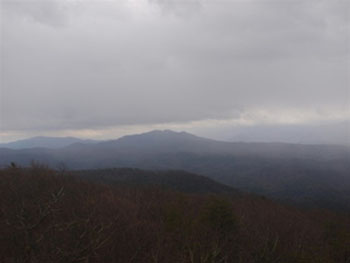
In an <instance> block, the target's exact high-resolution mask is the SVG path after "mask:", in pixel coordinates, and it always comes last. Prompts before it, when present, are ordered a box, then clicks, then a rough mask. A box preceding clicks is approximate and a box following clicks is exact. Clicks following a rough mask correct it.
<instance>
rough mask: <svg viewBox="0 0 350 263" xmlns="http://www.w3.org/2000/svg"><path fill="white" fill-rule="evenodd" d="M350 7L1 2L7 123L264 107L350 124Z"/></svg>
mask: <svg viewBox="0 0 350 263" xmlns="http://www.w3.org/2000/svg"><path fill="white" fill-rule="evenodd" d="M349 8H350V7H349V2H348V1H346V0H344V1H341V0H323V1H313V0H309V1H297V0H295V1H264V0H245V1H235V0H225V1H214V0H206V1H200V0H193V1H191V0H190V1H176V0H149V1H146V0H118V1H117V0H106V1H84V0H60V1H58V0H45V1H40V0H39V1H38V0H37V1H30V0H27V1H24V0H22V1H17V0H1V53H0V58H1V69H0V70H1V71H0V72H1V75H0V77H1V98H0V99H1V105H0V109H1V112H0V114H1V122H0V130H1V132H3V133H9V132H16V131H33V130H37V131H45V130H51V131H52V130H62V129H63V130H64V129H77V130H79V129H104V128H108V127H116V126H121V125H154V124H164V123H165V124H166V123H185V122H193V121H201V120H208V119H210V120H225V119H230V120H232V119H241V118H242V116H243V117H244V116H247V114H248V115H249V114H255V113H256V112H261V111H266V112H270V113H276V112H277V113H278V112H281V113H285V115H281V116H280V118H282V119H283V118H285V119H286V121H287V122H288V118H290V115H288V112H291V111H294V112H295V111H298V112H300V114H299V115H300V116H301V117H300V119H301V120H302V119H303V116H307V114H309V113H310V112H312V113H315V112H316V113H319V117H318V118H319V119H322V116H328V117H329V116H330V115H332V114H334V113H335V112H336V113H339V114H340V115H342V116H344V119H348V118H349V116H350V113H349V103H350V102H349V100H350V94H349V86H350V83H349V72H350V65H349V59H350V51H349V46H350V20H349ZM339 114H335V115H339ZM335 117H336V116H335ZM316 119H317V118H316ZM257 122H259V120H257Z"/></svg>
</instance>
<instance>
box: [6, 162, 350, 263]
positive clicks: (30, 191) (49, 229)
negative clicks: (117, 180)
mask: <svg viewBox="0 0 350 263" xmlns="http://www.w3.org/2000/svg"><path fill="white" fill-rule="evenodd" d="M120 171H122V170H120ZM105 172H106V171H104V173H105ZM129 172H130V170H129ZM134 172H135V173H138V172H140V171H136V170H134V171H133V173H134ZM81 173H84V172H81ZM95 173H97V171H95ZM0 208H1V210H0V261H1V262H52V263H56V262H57V263H58V262H91V263H97V262H98V263H103V262H116V263H118V262H120V263H124V262H139V263H151V262H155V261H157V262H167V263H175V262H227V263H234V262H239V261H240V262H245V263H256V262H283V263H287V262H290V263H298V262H308V263H316V262H327V263H346V262H348V261H349V259H350V258H349V255H350V250H349V249H350V238H349V237H350V232H349V228H348V226H349V224H350V218H349V216H345V215H342V214H337V213H334V212H329V211H324V210H323V211H318V210H305V209H303V210H300V209H297V208H295V207H291V206H286V205H281V204H279V203H276V202H272V201H270V200H267V199H263V198H257V197H254V196H249V195H233V196H229V195H219V194H215V195H214V194H210V195H203V194H201V195H196V194H184V193H179V192H175V191H166V190H165V189H164V188H162V189H160V188H156V187H153V188H143V187H141V188H139V187H136V186H133V187H130V186H129V187H127V186H125V185H119V184H113V185H112V184H108V185H106V184H100V183H99V184H94V183H91V182H88V181H86V180H79V179H77V178H76V177H72V176H69V175H68V174H66V173H58V172H57V171H52V170H49V169H47V168H45V167H38V166H34V167H32V168H29V169H20V168H17V167H12V168H8V169H4V170H0Z"/></svg>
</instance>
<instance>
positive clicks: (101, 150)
mask: <svg viewBox="0 0 350 263" xmlns="http://www.w3.org/2000/svg"><path fill="white" fill-rule="evenodd" d="M32 160H35V161H39V162H42V163H45V164H48V165H49V166H51V167H53V168H56V167H58V166H59V165H60V164H65V166H66V167H67V169H71V170H81V169H106V168H113V167H116V168H118V167H119V168H122V167H132V168H139V169H147V170H185V171H188V172H191V173H195V174H199V175H204V176H206V177H209V178H211V179H213V180H215V181H218V182H220V183H223V184H226V185H229V186H232V187H233V188H236V189H239V190H243V191H249V192H254V193H257V194H262V195H266V196H268V197H272V198H277V199H283V200H287V201H291V202H297V203H303V204H314V203H317V202H319V203H322V204H326V205H327V207H338V206H340V207H346V208H348V209H350V194H349V193H350V173H349V171H350V147H348V146H340V145H300V144H287V143H237V142H236V143H234V142H223V141H215V140H210V139H206V138H201V137H198V136H195V135H192V134H188V133H185V132H173V131H169V130H166V131H152V132H148V133H144V134H138V135H131V136H125V137H122V138H120V139H117V140H110V141H103V142H97V143H93V144H84V143H75V144H70V145H68V146H66V147H63V148H59V149H48V148H35V149H22V150H12V149H6V148H1V149H0V166H6V165H8V164H9V163H11V162H15V163H17V164H19V165H22V166H27V165H29V164H30V163H31V161H32Z"/></svg>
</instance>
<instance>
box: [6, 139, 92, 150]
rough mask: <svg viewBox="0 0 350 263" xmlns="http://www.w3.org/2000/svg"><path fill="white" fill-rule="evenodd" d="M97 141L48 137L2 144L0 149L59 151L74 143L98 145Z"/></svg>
mask: <svg viewBox="0 0 350 263" xmlns="http://www.w3.org/2000/svg"><path fill="white" fill-rule="evenodd" d="M96 142H98V141H96V140H88V139H79V138H75V137H46V136H37V137H32V138H28V139H23V140H18V141H13V142H8V143H0V148H10V149H30V148H49V149H58V148H63V147H66V146H69V145H71V144H74V143H84V144H91V143H96Z"/></svg>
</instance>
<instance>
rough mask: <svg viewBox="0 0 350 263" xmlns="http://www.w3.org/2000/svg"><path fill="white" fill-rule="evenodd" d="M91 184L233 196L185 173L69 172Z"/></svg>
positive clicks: (225, 188)
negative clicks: (157, 188) (91, 182)
mask: <svg viewBox="0 0 350 263" xmlns="http://www.w3.org/2000/svg"><path fill="white" fill-rule="evenodd" d="M69 173H70V174H71V175H73V176H77V177H79V178H81V179H84V180H90V181H93V182H99V183H106V184H117V185H127V186H143V187H161V188H163V189H171V190H174V191H179V192H185V193H217V194H219V193H220V194H225V193H226V194H235V193H237V191H235V190H234V189H233V188H231V187H229V186H227V185H223V184H220V183H218V182H215V181H213V180H211V179H209V178H206V177H204V176H199V175H196V174H192V173H188V172H185V171H176V170H172V171H147V170H140V169H134V168H114V169H99V170H81V171H70V172H69Z"/></svg>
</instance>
